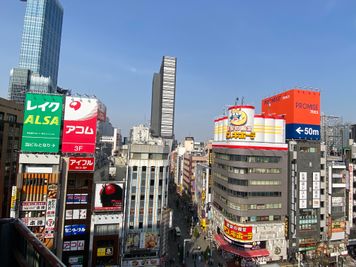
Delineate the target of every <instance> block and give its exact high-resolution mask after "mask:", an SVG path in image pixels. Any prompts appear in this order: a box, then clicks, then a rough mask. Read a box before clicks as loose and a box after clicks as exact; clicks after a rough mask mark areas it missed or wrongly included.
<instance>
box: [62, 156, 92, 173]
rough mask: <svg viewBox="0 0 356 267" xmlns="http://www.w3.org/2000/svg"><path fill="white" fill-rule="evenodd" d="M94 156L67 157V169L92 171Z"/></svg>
mask: <svg viewBox="0 0 356 267" xmlns="http://www.w3.org/2000/svg"><path fill="white" fill-rule="evenodd" d="M94 163H95V160H94V158H69V168H68V171H94Z"/></svg>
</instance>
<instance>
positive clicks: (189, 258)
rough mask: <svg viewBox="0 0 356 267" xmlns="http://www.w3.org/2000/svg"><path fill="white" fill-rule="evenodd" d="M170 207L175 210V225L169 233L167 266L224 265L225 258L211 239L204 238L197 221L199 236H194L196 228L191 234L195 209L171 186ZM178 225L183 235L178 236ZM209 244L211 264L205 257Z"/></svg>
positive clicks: (198, 266) (197, 266) (199, 266)
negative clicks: (176, 229) (223, 258)
mask: <svg viewBox="0 0 356 267" xmlns="http://www.w3.org/2000/svg"><path fill="white" fill-rule="evenodd" d="M168 202H169V203H168V205H169V207H170V208H171V209H172V210H173V225H172V229H171V230H170V233H169V240H168V260H167V263H166V266H174V267H176V266H179V267H180V266H189V267H190V266H194V267H203V266H218V263H220V264H221V266H224V265H223V260H222V258H221V256H220V255H219V254H218V252H217V251H216V249H215V248H214V246H213V244H212V243H211V241H210V240H209V239H207V238H204V235H205V234H204V233H202V230H201V229H200V227H199V226H197V222H195V223H194V224H195V226H196V228H197V229H199V231H200V233H201V234H200V235H199V237H198V238H195V237H194V230H193V231H192V235H193V236H191V235H190V234H191V230H190V229H191V224H192V223H191V221H192V217H193V216H194V213H193V211H191V210H190V205H189V204H190V203H188V201H184V200H183V198H182V197H180V196H179V195H178V194H177V193H176V190H175V187H173V186H172V187H170V191H169V200H168ZM176 226H178V227H179V228H180V230H181V236H180V237H177V236H176V233H175V230H174V228H175V227H176ZM184 240H186V242H185V243H186V244H185V259H184V264H183V246H184V245H183V242H184ZM208 246H209V248H210V251H211V252H210V253H211V254H212V256H211V257H206V259H208V258H211V261H210V265H209V264H208V260H207V261H205V259H204V252H205V250H206V249H207V247H208Z"/></svg>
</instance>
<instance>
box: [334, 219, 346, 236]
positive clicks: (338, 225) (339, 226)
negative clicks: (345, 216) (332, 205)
mask: <svg viewBox="0 0 356 267" xmlns="http://www.w3.org/2000/svg"><path fill="white" fill-rule="evenodd" d="M345 230H346V222H345V221H334V220H333V221H332V225H331V232H332V233H340V232H345Z"/></svg>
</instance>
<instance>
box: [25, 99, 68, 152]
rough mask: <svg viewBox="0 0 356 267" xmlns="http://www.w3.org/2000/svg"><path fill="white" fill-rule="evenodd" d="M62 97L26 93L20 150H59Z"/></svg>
mask: <svg viewBox="0 0 356 267" xmlns="http://www.w3.org/2000/svg"><path fill="white" fill-rule="evenodd" d="M62 105H63V97H62V96H60V95H51V94H35V93H27V94H26V100H25V114H24V123H23V130H22V143H21V150H22V152H47V153H57V152H58V151H59V139H60V129H61V121H62Z"/></svg>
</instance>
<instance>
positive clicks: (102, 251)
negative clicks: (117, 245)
mask: <svg viewBox="0 0 356 267" xmlns="http://www.w3.org/2000/svg"><path fill="white" fill-rule="evenodd" d="M113 252H114V248H113V247H108V248H98V249H97V252H96V255H97V256H98V257H105V256H112V255H113Z"/></svg>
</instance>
